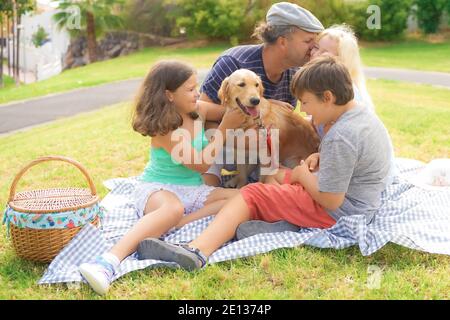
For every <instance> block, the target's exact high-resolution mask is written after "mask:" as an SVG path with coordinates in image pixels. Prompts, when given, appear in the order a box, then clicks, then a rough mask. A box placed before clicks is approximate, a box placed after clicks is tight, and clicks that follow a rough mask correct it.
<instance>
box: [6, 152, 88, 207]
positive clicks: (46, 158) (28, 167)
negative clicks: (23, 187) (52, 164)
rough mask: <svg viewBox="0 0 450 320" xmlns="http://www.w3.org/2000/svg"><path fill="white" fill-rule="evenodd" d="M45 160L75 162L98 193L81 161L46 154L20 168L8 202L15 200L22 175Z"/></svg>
mask: <svg viewBox="0 0 450 320" xmlns="http://www.w3.org/2000/svg"><path fill="white" fill-rule="evenodd" d="M45 161H64V162H68V163H70V164H73V165H74V166H75V167H77V168H78V169H79V170H80V171H81V173H83V175H84V176H85V177H86V179H87V181H88V183H89V188H90V189H91V193H92V195H93V196H95V195H97V190H96V189H95V185H94V182H93V181H92V178H91V176H90V175H89V173H88V172H87V170H86V169H85V168H84V167H83V166H82V165H81V163H79V162H78V161H75V160H73V159H70V158H67V157H63V156H46V157H41V158H38V159H36V160H33V161H31V162H30V163H29V164H27V165H26V166H25V167H24V168H23V169H22V170H20V172H19V173H18V174H17V175H16V177H15V178H14V181H13V183H12V184H11V188H10V190H9V200H8V202H11V201H13V200H14V196H15V195H16V187H17V183H18V182H19V180H20V178H22V176H23V175H24V174H25V172H26V171H27V170H28V169H30V168H31V167H33V166H35V165H37V164H38V163H41V162H45Z"/></svg>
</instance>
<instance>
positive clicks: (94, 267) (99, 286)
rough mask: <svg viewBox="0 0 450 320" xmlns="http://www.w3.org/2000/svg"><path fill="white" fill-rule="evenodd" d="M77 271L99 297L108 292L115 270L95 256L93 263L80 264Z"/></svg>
mask: <svg viewBox="0 0 450 320" xmlns="http://www.w3.org/2000/svg"><path fill="white" fill-rule="evenodd" d="M78 270H79V271H80V273H81V275H82V276H83V278H84V279H85V280H86V281H87V282H88V283H89V285H90V286H91V287H92V289H94V291H95V292H97V293H98V294H101V295H104V294H106V292H108V289H109V286H110V285H111V282H112V278H113V275H114V273H115V270H114V267H113V265H112V264H111V263H109V262H108V261H106V260H105V259H104V258H103V257H102V256H97V257H96V259H95V262H94V263H83V264H81V265H80V266H79V267H78Z"/></svg>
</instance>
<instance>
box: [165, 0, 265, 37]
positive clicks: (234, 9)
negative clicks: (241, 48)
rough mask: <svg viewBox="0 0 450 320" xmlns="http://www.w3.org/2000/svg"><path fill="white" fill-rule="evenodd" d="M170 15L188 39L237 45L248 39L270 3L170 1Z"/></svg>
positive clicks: (251, 1)
mask: <svg viewBox="0 0 450 320" xmlns="http://www.w3.org/2000/svg"><path fill="white" fill-rule="evenodd" d="M171 2H172V3H175V4H176V9H175V10H173V12H172V13H171V14H172V15H173V16H175V18H176V22H177V26H178V27H180V28H185V29H186V32H187V34H188V36H198V35H202V36H206V37H208V38H210V39H226V40H229V41H230V42H232V43H233V44H236V42H237V41H238V40H240V39H246V38H249V36H250V35H251V33H252V31H253V28H254V26H255V23H256V22H257V21H259V20H261V19H262V18H264V16H265V14H266V10H267V9H266V7H267V6H268V5H269V6H270V4H271V2H270V1H266V0H262V1H258V0H219V1H217V0H173V1H171Z"/></svg>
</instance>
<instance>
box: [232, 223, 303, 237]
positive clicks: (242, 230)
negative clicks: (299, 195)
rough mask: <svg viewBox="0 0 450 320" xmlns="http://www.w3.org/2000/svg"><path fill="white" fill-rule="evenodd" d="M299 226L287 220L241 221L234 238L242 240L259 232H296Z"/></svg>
mask: <svg viewBox="0 0 450 320" xmlns="http://www.w3.org/2000/svg"><path fill="white" fill-rule="evenodd" d="M299 229H300V227H298V226H296V225H295V224H292V223H289V222H287V221H277V222H272V223H270V222H265V221H262V220H250V221H246V222H243V223H241V224H240V225H239V226H238V228H237V230H236V239H237V240H242V239H245V238H248V237H251V236H254V235H257V234H260V233H272V232H284V231H293V232H297V231H298V230H299Z"/></svg>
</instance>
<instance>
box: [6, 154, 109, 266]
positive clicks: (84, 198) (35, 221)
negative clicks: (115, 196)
mask: <svg viewBox="0 0 450 320" xmlns="http://www.w3.org/2000/svg"><path fill="white" fill-rule="evenodd" d="M45 161H64V162H67V163H70V164H72V165H74V166H75V167H77V168H78V169H79V170H80V171H81V172H82V173H83V175H84V176H85V178H86V179H87V181H88V183H89V189H83V188H53V189H37V190H30V191H24V192H20V193H16V186H17V184H18V182H19V180H20V178H22V176H23V175H24V174H25V172H26V171H27V170H28V169H30V168H31V167H33V166H35V165H37V164H39V163H42V162H45ZM98 202H99V196H98V195H97V191H96V189H95V185H94V183H93V181H92V179H91V177H90V176H89V174H88V172H87V171H86V169H85V168H84V167H83V166H82V165H81V164H80V163H79V162H77V161H75V160H72V159H70V158H67V157H62V156H47V157H42V158H39V159H36V160H34V161H32V162H30V163H29V164H28V165H26V166H25V167H24V168H23V169H22V170H20V172H19V173H18V174H17V175H16V177H15V178H14V181H13V183H12V185H11V188H10V192H9V200H8V206H7V209H6V211H5V217H4V220H6V223H7V227H8V229H9V233H10V236H11V239H12V243H13V247H14V250H15V251H16V253H17V255H18V256H19V257H21V258H24V259H28V260H32V261H38V262H50V261H52V260H53V258H54V257H55V256H56V255H57V254H58V253H59V252H60V251H61V250H62V249H63V248H64V246H65V245H66V244H67V243H68V242H69V241H70V240H71V239H72V238H73V237H74V236H75V235H76V234H77V233H78V232H79V231H80V230H81V228H82V227H83V226H84V225H85V224H86V223H92V224H93V225H95V226H97V225H98V223H99V218H100V216H101V211H102V209H101V207H100V206H99V204H98ZM44 222H45V223H44Z"/></svg>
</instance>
